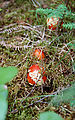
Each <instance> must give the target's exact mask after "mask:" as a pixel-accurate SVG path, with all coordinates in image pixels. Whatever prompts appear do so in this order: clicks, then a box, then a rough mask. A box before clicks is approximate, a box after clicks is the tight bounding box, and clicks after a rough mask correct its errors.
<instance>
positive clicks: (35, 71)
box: [27, 64, 47, 85]
mask: <svg viewBox="0 0 75 120" xmlns="http://www.w3.org/2000/svg"><path fill="white" fill-rule="evenodd" d="M27 79H28V82H29V84H30V85H34V84H36V85H42V84H43V83H45V81H46V79H47V77H46V75H45V71H44V68H42V67H41V68H40V67H39V66H38V64H34V65H32V66H31V67H30V68H29V70H28V74H27Z"/></svg>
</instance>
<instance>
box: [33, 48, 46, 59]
mask: <svg viewBox="0 0 75 120" xmlns="http://www.w3.org/2000/svg"><path fill="white" fill-rule="evenodd" d="M33 55H34V56H35V57H37V58H38V59H39V60H43V59H44V58H45V54H44V52H43V51H42V50H41V49H38V48H36V49H35V51H34V53H33Z"/></svg>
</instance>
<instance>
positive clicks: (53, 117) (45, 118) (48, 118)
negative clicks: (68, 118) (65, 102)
mask: <svg viewBox="0 0 75 120" xmlns="http://www.w3.org/2000/svg"><path fill="white" fill-rule="evenodd" d="M39 120H64V119H63V118H62V117H61V116H60V115H58V114H56V113H55V112H53V111H48V112H43V113H41V114H40V119H39Z"/></svg>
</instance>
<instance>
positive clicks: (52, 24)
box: [47, 16, 59, 30]
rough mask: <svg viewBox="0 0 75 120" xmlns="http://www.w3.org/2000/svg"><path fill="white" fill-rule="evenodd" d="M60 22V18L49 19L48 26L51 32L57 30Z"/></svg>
mask: <svg viewBox="0 0 75 120" xmlns="http://www.w3.org/2000/svg"><path fill="white" fill-rule="evenodd" d="M58 22H59V18H57V17H55V16H54V17H50V18H47V26H48V28H49V29H51V30H56V27H57V24H58Z"/></svg>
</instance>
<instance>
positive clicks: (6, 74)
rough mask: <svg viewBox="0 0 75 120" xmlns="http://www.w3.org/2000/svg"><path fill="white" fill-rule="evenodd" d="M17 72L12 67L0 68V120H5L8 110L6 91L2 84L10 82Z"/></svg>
mask: <svg viewBox="0 0 75 120" xmlns="http://www.w3.org/2000/svg"><path fill="white" fill-rule="evenodd" d="M17 72H18V70H17V68H15V67H14V66H9V67H0V120H5V117H6V113H7V109H8V101H7V96H8V89H7V86H6V85H4V84H5V83H7V82H9V81H10V80H12V79H13V78H14V77H15V75H17Z"/></svg>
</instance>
